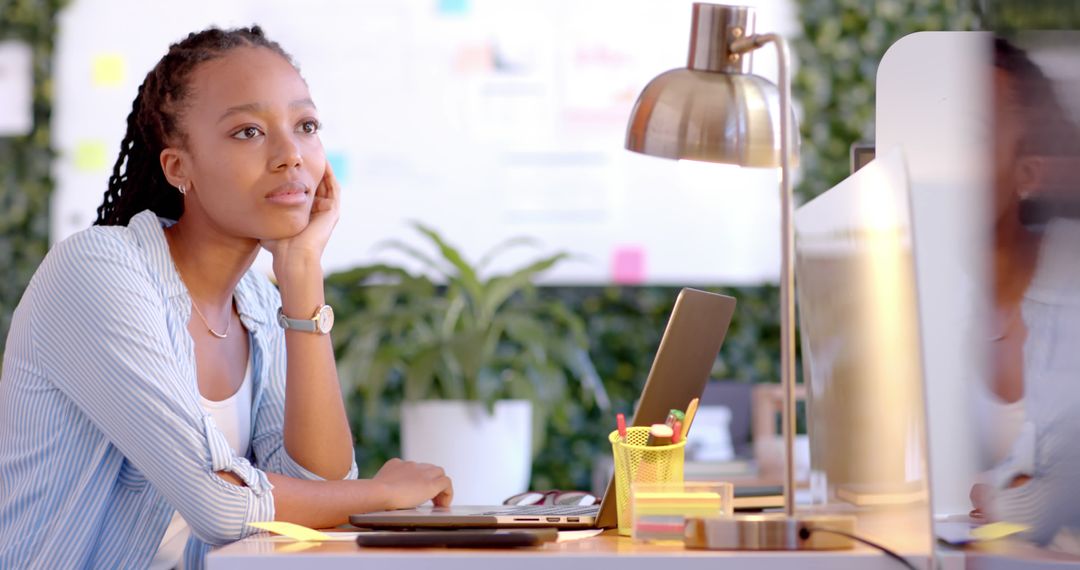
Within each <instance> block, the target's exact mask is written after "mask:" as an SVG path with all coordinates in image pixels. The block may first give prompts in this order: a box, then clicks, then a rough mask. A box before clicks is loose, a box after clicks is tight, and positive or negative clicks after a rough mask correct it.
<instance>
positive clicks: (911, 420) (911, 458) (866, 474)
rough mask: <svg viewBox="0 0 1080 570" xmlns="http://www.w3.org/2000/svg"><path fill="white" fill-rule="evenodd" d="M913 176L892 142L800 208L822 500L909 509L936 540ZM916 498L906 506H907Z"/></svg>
mask: <svg viewBox="0 0 1080 570" xmlns="http://www.w3.org/2000/svg"><path fill="white" fill-rule="evenodd" d="M908 201H909V196H908V186H907V178H906V175H905V167H904V161H903V156H902V154H901V153H900V151H899V150H895V151H892V152H889V153H885V154H883V155H881V156H879V157H878V158H877V159H876V160H874V161H873V162H871V163H869V164H868V165H867V166H865V167H864V168H862V169H860V170H859V171H858V172H856V173H855V174H853V175H852V176H851V177H850V178H848V179H847V180H845V181H843V182H842V183H840V184H839V185H837V186H836V187H834V188H832V189H831V190H829V191H827V192H825V193H824V194H822V195H821V196H819V197H818V198H816V199H815V200H813V201H811V202H810V203H808V204H806V205H805V206H803V207H802V208H800V209H799V210H798V211H797V212H796V215H795V228H796V230H795V231H796V290H797V295H798V299H797V300H798V307H799V318H800V332H801V339H802V362H803V373H804V380H805V381H806V383H807V416H808V431H809V436H810V446H811V451H810V456H811V475H810V479H811V491H812V495H813V498H814V502H815V503H817V504H823V505H826V506H834V507H835V506H843V507H846V508H848V509H850V510H854V511H856V512H873V511H875V510H877V511H881V510H883V509H890V510H892V511H893V512H896V511H906V512H907V515H905V519H907V520H906V521H905V523H904V524H905V525H907V528H908V529H911V530H915V529H914V528H913V526H912V525H914V526H915V527H917V529H918V530H916V531H915V532H913V533H912V534H911V537H909V538H910V540H911V541H913V542H914V544H911V543H910V542H909V543H908V544H909V546H912V545H913V546H915V547H917V548H922V547H927V548H928V547H929V541H930V512H929V497H928V489H929V485H928V480H927V478H928V477H927V472H928V471H927V446H926V419H925V404H924V397H923V381H922V364H921V355H920V348H919V347H920V345H919V337H918V330H919V329H918V310H917V299H916V289H915V275H914V268H913V267H914V264H913V259H912V247H911V232H910V225H911V224H910V219H909V214H908V211H909V210H908ZM905 507H907V508H906V509H905Z"/></svg>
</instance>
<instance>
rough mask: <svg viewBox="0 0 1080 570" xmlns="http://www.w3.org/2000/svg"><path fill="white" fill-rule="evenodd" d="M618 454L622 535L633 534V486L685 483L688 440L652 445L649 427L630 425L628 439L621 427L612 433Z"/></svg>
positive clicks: (617, 486)
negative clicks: (624, 439)
mask: <svg viewBox="0 0 1080 570" xmlns="http://www.w3.org/2000/svg"><path fill="white" fill-rule="evenodd" d="M608 441H610V442H611V451H612V455H613V456H614V457H615V499H616V504H617V505H618V512H619V534H620V535H622V536H630V535H631V532H632V530H633V526H632V523H633V520H634V518H633V514H632V513H631V512H630V485H632V484H634V483H681V482H682V480H683V462H684V461H685V459H686V455H685V452H686V440H685V439H683V440H681V441H679V443H673V444H671V445H656V446H650V445H648V442H649V428H648V427H631V428H626V441H620V438H619V430H615V431H613V432H611V435H609V436H608Z"/></svg>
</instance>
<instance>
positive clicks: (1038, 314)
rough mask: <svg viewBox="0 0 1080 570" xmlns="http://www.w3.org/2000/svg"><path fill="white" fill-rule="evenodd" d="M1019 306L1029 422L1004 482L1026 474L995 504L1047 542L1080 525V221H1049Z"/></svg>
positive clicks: (1005, 516) (1004, 514) (999, 513)
mask: <svg viewBox="0 0 1080 570" xmlns="http://www.w3.org/2000/svg"><path fill="white" fill-rule="evenodd" d="M1021 307H1022V315H1023V319H1024V323H1025V325H1026V326H1027V339H1026V340H1025V341H1024V407H1025V410H1026V413H1027V417H1028V423H1029V424H1030V427H1029V428H1028V429H1025V430H1023V431H1021V436H1020V438H1019V440H1018V441H1017V442H1016V444H1015V445H1014V448H1013V454H1012V455H1011V456H1010V457H1009V458H1008V460H1007V461H1006V465H1005V466H1004V467H1006V468H1007V469H1006V470H1005V474H1006V476H1004V477H1002V482H1007V481H1011V480H1012V479H1013V477H1014V476H1016V475H1020V474H1024V475H1028V476H1030V477H1032V479H1031V481H1029V482H1028V483H1026V484H1024V485H1021V486H1019V487H1015V488H1010V489H1005V490H1001V491H999V493H998V495H997V497H996V502H995V505H994V507H993V509H994V514H995V515H996V516H997V517H998V518H1000V519H1002V520H1007V521H1011V522H1016V523H1021V524H1024V525H1026V526H1028V527H1031V529H1032V530H1031V531H1030V532H1028V533H1027V534H1028V536H1029V537H1030V538H1032V539H1033V540H1035V541H1036V542H1039V543H1042V544H1045V543H1049V542H1050V541H1052V540H1054V538H1055V537H1056V536H1057V535H1058V533H1060V532H1062V531H1067V532H1070V533H1080V493H1078V492H1077V489H1076V481H1077V480H1078V479H1080V383H1078V382H1080V380H1078V379H1080V350H1078V347H1080V221H1077V220H1067V219H1056V220H1053V221H1052V222H1051V223H1050V224H1049V225H1048V226H1047V229H1046V232H1045V235H1044V236H1043V243H1042V246H1041V248H1040V251H1039V260H1038V265H1037V266H1036V270H1035V275H1034V276H1033V278H1032V281H1031V284H1030V286H1029V287H1028V289H1027V291H1026V292H1025V294H1024V300H1023V302H1022V305H1021ZM1073 553H1074V554H1076V553H1077V552H1076V551H1074V552H1073Z"/></svg>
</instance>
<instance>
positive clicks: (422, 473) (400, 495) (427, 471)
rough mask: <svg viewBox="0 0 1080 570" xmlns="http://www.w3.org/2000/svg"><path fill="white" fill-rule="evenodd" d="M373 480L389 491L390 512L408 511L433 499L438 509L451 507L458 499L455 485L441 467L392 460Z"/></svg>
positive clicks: (387, 498)
mask: <svg viewBox="0 0 1080 570" xmlns="http://www.w3.org/2000/svg"><path fill="white" fill-rule="evenodd" d="M372 480H374V481H377V482H379V483H382V484H383V485H385V486H386V489H387V491H388V492H387V497H386V501H387V504H389V505H390V509H408V508H412V507H415V506H417V505H419V504H421V503H423V502H424V501H427V500H431V502H432V503H434V504H435V506H436V507H448V506H450V502H451V501H452V500H453V499H454V486H453V484H452V483H451V481H450V478H449V477H447V476H446V472H445V471H443V470H442V468H441V467H436V466H435V465H431V464H430V463H414V462H412V461H402V460H400V459H396V458H395V459H391V460H390V461H387V462H386V463H385V464H384V465H383V466H382V468H380V469H379V472H378V473H376V474H375V477H372Z"/></svg>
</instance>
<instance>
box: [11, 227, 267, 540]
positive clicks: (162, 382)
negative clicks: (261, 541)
mask: <svg viewBox="0 0 1080 570" xmlns="http://www.w3.org/2000/svg"><path fill="white" fill-rule="evenodd" d="M139 255H140V253H139V251H138V249H137V248H136V247H135V246H134V245H133V244H130V243H128V242H126V241H124V239H122V237H121V236H119V235H111V234H109V233H108V232H107V231H106V230H104V229H103V230H102V231H98V232H84V233H81V234H77V235H76V236H75V237H73V238H72V239H68V240H66V241H64V242H62V243H60V244H58V245H57V246H56V247H55V248H54V251H53V252H52V253H51V254H50V255H49V257H48V258H47V259H46V261H45V262H44V263H43V264H42V266H41V267H40V268H39V270H38V273H37V274H36V276H35V280H36V281H37V283H36V285H37V291H36V294H37V295H41V296H42V297H41V299H42V302H39V303H35V304H34V314H33V316H32V320H33V322H32V325H31V334H32V341H33V342H34V343H35V344H36V345H37V346H38V347H39V350H40V353H41V355H42V357H41V358H42V362H43V364H44V365H45V367H46V369H47V371H48V377H49V378H51V379H53V381H54V382H55V384H56V386H57V388H58V389H59V390H60V391H61V392H63V393H64V394H65V395H66V396H67V397H68V398H70V400H71V402H73V404H74V405H75V406H76V407H77V408H78V409H79V410H80V411H81V412H82V413H83V414H85V415H86V417H87V418H89V419H90V421H91V422H93V423H94V425H96V426H97V427H98V429H100V430H101V432H102V433H103V434H104V435H105V436H106V438H108V440H109V441H110V443H111V444H113V445H115V446H116V447H117V449H119V450H120V452H121V453H123V454H124V456H125V457H126V458H127V459H128V460H129V461H130V462H131V463H132V464H133V465H134V466H135V467H136V468H137V469H138V470H139V471H141V472H142V473H143V474H144V475H145V476H146V478H147V479H148V480H149V481H150V482H151V484H153V485H154V487H155V488H156V489H157V490H158V491H159V492H160V493H161V494H162V495H163V496H164V497H165V499H166V500H167V501H168V502H169V503H170V504H171V505H172V506H173V507H174V508H175V509H176V510H177V511H179V512H180V514H181V515H183V517H184V519H185V520H186V521H187V523H188V524H189V525H190V526H191V529H192V531H193V533H194V534H195V535H196V536H197V537H198V538H200V539H201V540H203V541H205V542H207V543H210V544H224V543H227V542H231V541H234V540H238V539H240V538H243V537H244V536H247V535H249V534H251V533H253V532H255V529H253V528H251V527H249V526H247V523H249V522H254V521H260V520H272V519H273V518H274V498H273V493H272V488H273V487H272V485H271V484H270V482H269V481H268V479H267V478H266V474H265V473H263V472H262V471H260V470H259V469H257V468H255V467H254V466H252V465H251V464H250V463H249V462H248V461H247V460H246V459H244V458H241V457H237V456H236V455H235V454H234V453H233V452H232V450H231V449H230V448H229V446H228V443H227V442H226V441H225V438H224V436H223V435H222V433H221V432H220V430H218V429H217V427H216V426H215V425H214V423H213V420H212V419H211V418H210V417H209V416H208V415H206V414H205V413H204V412H203V411H202V409H201V407H200V406H199V403H198V401H197V399H196V393H195V390H191V389H190V386H191V385H192V384H193V383H194V382H195V381H196V380H195V375H194V362H193V361H190V362H188V361H187V360H188V359H187V357H185V356H183V355H187V354H190V350H181V347H179V346H178V345H177V344H176V343H177V342H179V341H177V340H175V339H174V338H173V337H174V335H171V334H170V329H169V322H168V317H167V313H166V307H164V306H163V303H162V297H161V294H160V292H159V291H158V290H157V289H156V287H155V284H154V282H153V279H152V278H151V277H150V275H149V273H148V271H147V269H146V267H145V266H144V265H142V264H141V263H140V262H139V260H138V256H139ZM183 340H186V341H187V342H190V338H186V339H183ZM217 471H228V472H232V473H235V474H236V475H237V476H238V477H240V479H242V480H243V481H244V483H245V485H244V486H240V485H234V484H231V483H229V482H227V481H225V480H223V479H222V478H221V477H220V476H218V474H217V473H216V472H217Z"/></svg>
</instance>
